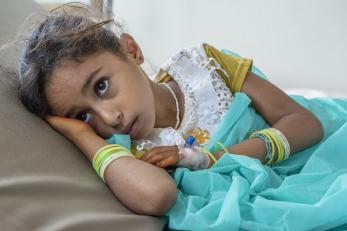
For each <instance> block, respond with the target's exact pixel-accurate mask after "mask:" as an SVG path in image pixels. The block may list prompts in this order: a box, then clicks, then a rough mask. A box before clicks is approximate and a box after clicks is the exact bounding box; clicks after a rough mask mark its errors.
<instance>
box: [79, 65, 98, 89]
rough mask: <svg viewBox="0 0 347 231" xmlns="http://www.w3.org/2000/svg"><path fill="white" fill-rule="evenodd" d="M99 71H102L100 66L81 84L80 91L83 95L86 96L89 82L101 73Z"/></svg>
mask: <svg viewBox="0 0 347 231" xmlns="http://www.w3.org/2000/svg"><path fill="white" fill-rule="evenodd" d="M101 69H102V66H101V67H99V68H98V69H96V70H95V71H93V72H92V73H90V74H89V76H88V78H87V81H86V82H85V83H84V84H83V87H82V90H81V92H82V94H83V95H85V94H86V92H87V89H88V88H89V86H90V84H91V82H92V81H93V78H94V77H95V76H96V75H97V74H98V73H99V72H100V71H101Z"/></svg>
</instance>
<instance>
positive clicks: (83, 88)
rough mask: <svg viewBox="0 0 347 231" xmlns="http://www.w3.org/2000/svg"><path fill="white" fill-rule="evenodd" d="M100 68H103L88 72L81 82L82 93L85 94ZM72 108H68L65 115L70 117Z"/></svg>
mask: <svg viewBox="0 0 347 231" xmlns="http://www.w3.org/2000/svg"><path fill="white" fill-rule="evenodd" d="M102 68H103V66H101V67H99V68H98V69H96V70H95V71H93V72H92V73H90V74H89V76H88V78H87V80H86V81H85V83H84V84H83V87H82V90H81V93H82V95H86V92H87V90H88V88H89V87H90V85H91V83H92V81H93V79H94V78H95V76H96V75H97V74H98V73H99V72H100V71H101V70H102ZM74 109H75V108H74V107H72V108H70V109H69V110H68V112H67V113H65V117H70V116H71V115H72V114H73V112H74Z"/></svg>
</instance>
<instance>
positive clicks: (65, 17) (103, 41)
mask: <svg viewBox="0 0 347 231" xmlns="http://www.w3.org/2000/svg"><path fill="white" fill-rule="evenodd" d="M71 8H75V12H76V10H81V9H82V10H84V11H83V12H84V13H83V14H80V13H79V14H72V13H71V12H68V11H67V9H69V10H71ZM58 9H59V10H58ZM58 9H55V10H54V11H52V12H50V14H48V15H46V16H44V18H43V19H42V20H41V21H40V22H39V24H38V25H37V26H36V28H34V29H33V30H32V31H31V33H29V34H28V36H27V37H26V38H25V39H24V42H23V46H22V49H21V55H20V59H19V60H20V61H19V65H18V74H19V81H18V96H19V99H20V100H21V102H22V103H23V104H24V105H25V106H26V107H27V108H28V109H29V110H30V111H31V112H33V113H35V114H37V115H38V116H40V117H43V118H44V117H45V116H46V115H47V114H51V109H50V106H49V104H48V101H47V98H46V96H45V94H44V87H45V84H46V83H47V82H48V81H49V78H50V76H51V73H52V72H53V70H54V68H55V67H56V66H57V65H59V63H60V62H61V61H62V60H63V59H64V60H66V59H68V60H74V61H77V62H83V58H84V57H87V56H90V55H92V54H95V53H97V52H100V51H110V52H112V53H114V54H116V55H118V56H120V57H122V58H125V55H124V51H123V50H122V48H121V45H120V42H119V37H118V36H117V35H116V33H115V32H114V31H112V30H111V29H109V28H107V27H106V25H110V24H112V23H114V21H113V19H107V20H102V21H96V20H92V17H91V15H90V8H88V7H86V6H84V5H83V6H81V5H78V6H76V5H72V4H65V5H63V6H62V7H59V8H58ZM85 12H87V13H88V14H89V15H88V14H86V13H85Z"/></svg>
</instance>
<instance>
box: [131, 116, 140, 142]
mask: <svg viewBox="0 0 347 231" xmlns="http://www.w3.org/2000/svg"><path fill="white" fill-rule="evenodd" d="M137 129H138V121H137V117H136V118H135V120H134V122H133V124H132V125H131V126H130V129H129V135H130V136H131V137H132V138H133V137H135V135H136V133H137Z"/></svg>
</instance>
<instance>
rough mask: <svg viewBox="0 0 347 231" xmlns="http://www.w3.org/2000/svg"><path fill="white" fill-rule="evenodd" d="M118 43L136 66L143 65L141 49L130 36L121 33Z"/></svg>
mask: <svg viewBox="0 0 347 231" xmlns="http://www.w3.org/2000/svg"><path fill="white" fill-rule="evenodd" d="M120 43H121V45H122V47H123V48H124V50H125V51H126V52H127V55H128V56H130V57H131V58H133V59H134V60H135V62H136V63H137V64H138V65H141V64H143V62H144V57H143V54H142V51H141V48H140V46H139V45H137V43H136V41H135V39H134V38H133V37H132V36H131V35H130V34H127V33H122V34H121V35H120Z"/></svg>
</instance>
